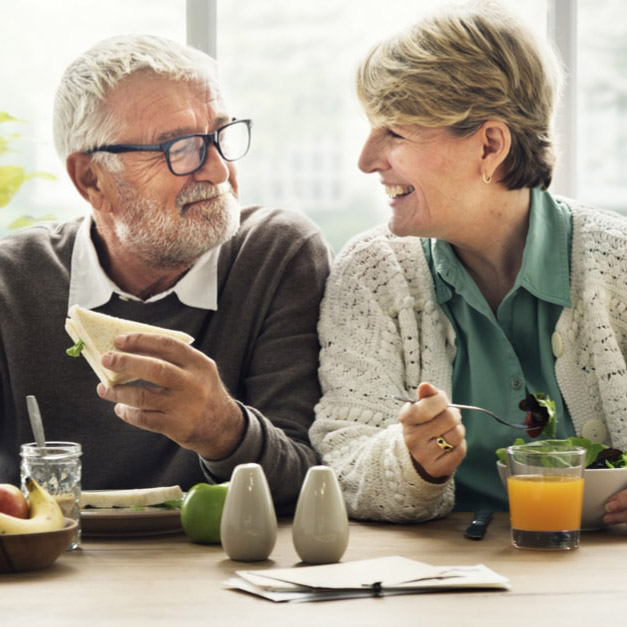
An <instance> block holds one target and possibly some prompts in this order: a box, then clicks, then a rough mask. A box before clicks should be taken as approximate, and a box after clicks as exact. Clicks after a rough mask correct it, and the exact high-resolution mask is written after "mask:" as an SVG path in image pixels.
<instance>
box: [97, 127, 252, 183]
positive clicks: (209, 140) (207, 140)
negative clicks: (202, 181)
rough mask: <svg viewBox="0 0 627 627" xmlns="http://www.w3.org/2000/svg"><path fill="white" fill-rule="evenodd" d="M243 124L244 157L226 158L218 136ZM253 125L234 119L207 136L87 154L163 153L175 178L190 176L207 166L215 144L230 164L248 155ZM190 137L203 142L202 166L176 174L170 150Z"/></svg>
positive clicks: (105, 148)
mask: <svg viewBox="0 0 627 627" xmlns="http://www.w3.org/2000/svg"><path fill="white" fill-rule="evenodd" d="M242 123H243V124H245V125H246V128H247V129H248V144H247V146H246V150H244V152H243V153H242V155H241V156H239V157H237V158H236V159H228V158H227V157H225V156H224V154H223V152H222V148H221V147H220V142H219V141H218V135H219V134H220V133H221V132H222V131H224V129H225V128H228V127H229V126H233V125H234V124H242ZM252 124H253V121H252V120H250V119H243V120H235V119H233V120H231V121H230V122H229V123H228V124H225V125H224V126H221V127H220V128H217V129H216V130H215V131H213V132H212V133H207V134H203V133H192V134H190V135H181V136H180V137H174V138H173V139H169V140H168V141H166V142H163V143H161V144H107V145H104V146H98V147H96V148H92V149H91V150H86V151H85V153H86V154H88V155H91V154H93V153H94V152H110V153H113V154H120V153H124V152H162V153H163V154H164V155H165V160H166V163H167V164H168V169H169V170H170V172H172V174H174V176H188V175H189V174H193V173H194V172H197V171H198V170H200V168H202V167H203V165H205V162H206V161H207V155H208V154H209V146H210V145H211V144H213V145H214V146H215V147H216V149H217V151H218V153H219V154H220V156H221V157H222V158H223V159H224V160H225V161H229V162H232V161H238V160H239V159H241V158H242V157H245V156H246V153H247V152H248V150H249V149H250V129H251V127H252ZM190 137H200V138H202V140H203V153H202V156H201V159H200V164H199V165H198V166H197V167H196V168H194V169H193V170H190V171H189V172H182V173H178V172H175V171H174V170H173V169H172V164H171V163H170V148H171V147H172V146H173V145H174V144H176V143H177V142H179V141H181V140H182V139H189V138H190Z"/></svg>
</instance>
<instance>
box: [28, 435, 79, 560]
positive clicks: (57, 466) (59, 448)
mask: <svg viewBox="0 0 627 627" xmlns="http://www.w3.org/2000/svg"><path fill="white" fill-rule="evenodd" d="M81 454H82V449H81V445H80V444H77V443H76V442H46V445H45V447H44V448H40V447H39V446H37V444H36V443H35V442H29V443H28V444H22V447H21V450H20V456H21V465H20V476H21V482H22V492H24V493H25V494H27V490H26V486H25V484H24V481H25V479H26V477H32V478H33V479H35V481H37V483H39V485H41V486H42V487H44V488H45V489H46V490H48V492H49V493H50V494H51V495H52V496H54V497H55V499H56V500H57V502H58V503H59V505H60V506H61V510H62V511H63V515H64V516H65V517H67V518H71V519H73V520H76V521H77V523H78V526H77V527H76V531H75V532H74V537H73V538H72V541H71V543H70V546H69V547H68V548H69V549H76V548H78V546H79V545H80V542H81V526H80V523H81V520H80V519H81V509H80V499H81Z"/></svg>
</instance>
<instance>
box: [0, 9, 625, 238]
mask: <svg viewBox="0 0 627 627" xmlns="http://www.w3.org/2000/svg"><path fill="white" fill-rule="evenodd" d="M507 3H508V5H510V6H511V8H512V9H513V10H514V11H517V12H518V13H520V14H521V15H522V17H523V18H524V19H526V20H527V21H528V22H529V23H530V24H531V25H532V26H533V27H534V28H535V29H536V30H537V31H538V32H542V33H544V32H546V31H547V29H548V28H549V26H550V24H549V17H548V16H549V13H550V11H549V9H552V10H553V12H554V13H555V16H556V17H555V19H556V21H557V23H556V25H555V26H554V29H555V31H554V32H555V34H556V35H564V34H565V35H566V38H567V39H568V38H569V37H570V39H572V41H573V42H574V45H573V51H572V53H573V54H572V56H570V57H568V58H567V59H566V60H567V62H568V63H569V80H570V85H571V86H572V87H573V92H572V94H573V97H572V98H571V99H570V100H568V99H567V100H566V101H565V106H566V112H567V113H568V115H567V116H560V118H561V119H564V118H566V119H568V120H570V126H568V127H567V128H566V129H565V130H566V132H565V135H564V137H565V138H566V139H567V142H566V141H563V142H562V151H563V154H562V155H561V164H562V165H561V169H562V171H565V172H566V174H567V176H565V177H563V180H562V179H561V178H560V177H556V181H555V185H554V188H555V189H554V191H557V192H561V193H566V194H568V195H571V196H577V197H580V198H582V199H585V200H587V201H589V202H591V203H593V204H596V205H599V206H606V207H609V208H612V209H617V210H623V211H625V212H626V213H627V141H626V139H627V138H626V137H625V135H627V87H625V85H626V83H625V81H624V59H625V58H626V56H627V43H625V42H627V36H626V35H627V22H625V20H622V19H616V18H617V17H618V16H622V6H623V4H624V1H623V0H527V1H526V2H525V3H519V2H518V0H507ZM87 4H88V10H86V3H85V2H84V0H48V1H47V2H43V1H41V0H21V1H20V2H13V3H11V9H10V11H5V12H4V13H3V19H2V20H1V21H0V54H2V58H3V59H5V61H4V62H3V64H2V68H1V69H0V76H1V77H2V84H3V92H2V102H1V103H0V111H8V112H9V113H11V114H12V115H15V116H17V117H19V118H22V119H24V120H26V122H24V123H20V124H18V123H11V125H10V126H9V125H8V124H3V125H2V126H1V127H0V131H2V132H3V134H4V132H5V131H9V130H10V131H11V132H19V133H21V135H22V138H20V139H19V140H18V141H17V142H14V145H13V148H14V152H12V153H10V154H7V155H2V156H0V164H2V163H18V162H19V164H20V165H25V166H26V167H27V168H28V169H29V170H31V171H32V170H44V171H48V172H53V173H54V174H55V175H56V176H57V177H58V180H57V181H54V182H50V181H45V180H38V179H36V180H34V181H31V182H29V183H27V184H25V185H24V186H23V188H22V190H21V191H20V192H19V193H18V194H17V195H16V197H15V198H14V200H13V202H12V203H11V204H10V205H9V206H8V207H3V208H0V236H3V235H5V234H6V233H8V232H10V226H11V224H12V223H13V222H14V220H15V219H16V218H17V217H19V216H23V215H30V216H32V217H33V218H35V219H42V218H44V217H46V216H55V217H57V218H65V217H68V216H71V215H77V214H80V213H83V212H85V210H86V208H87V205H86V204H85V202H84V201H83V200H82V199H81V198H80V197H79V195H78V194H77V192H76V191H75V190H74V188H73V186H72V184H71V183H70V182H69V180H68V178H67V174H66V173H65V169H64V165H63V164H61V163H59V160H58V158H57V156H56V153H55V151H54V147H53V144H52V129H51V115H52V104H53V98H54V91H55V89H56V85H57V82H58V80H59V78H60V75H61V72H62V71H63V70H64V69H65V67H66V65H67V64H68V63H69V62H70V61H71V60H72V59H73V58H74V57H76V56H77V55H78V54H80V53H81V52H83V51H84V50H85V49H86V48H88V47H89V46H91V45H92V44H93V43H95V42H96V41H97V40H99V39H102V38H104V37H107V36H110V35H113V34H119V33H125V32H133V31H134V32H150V33H155V34H159V35H164V36H167V37H170V38H172V39H175V40H178V41H185V39H186V38H188V39H189V38H190V37H191V41H193V42H194V43H197V44H198V45H200V46H201V47H206V45H212V42H214V41H215V40H217V56H218V60H219V63H220V68H221V75H222V81H223V83H224V86H225V89H226V96H227V99H228V103H229V106H230V108H231V112H232V113H233V114H234V115H237V116H245V117H252V118H253V119H254V126H253V137H252V146H251V150H250V153H249V154H248V155H247V156H246V158H245V159H243V160H242V161H240V162H238V163H237V168H238V170H239V178H240V188H241V195H242V202H243V203H244V204H253V203H254V204H266V205H274V206H283V207H287V208H293V209H297V210H300V211H304V212H306V213H307V214H308V215H309V216H310V217H311V218H312V219H313V220H315V221H316V222H318V223H319V224H320V226H321V227H322V228H323V230H324V231H325V234H326V235H327V237H328V238H329V240H330V241H331V243H332V244H333V246H334V247H335V248H336V250H337V249H339V248H340V247H341V246H342V245H343V244H344V242H346V240H347V239H348V238H349V237H350V236H352V235H354V234H356V233H358V232H359V231H362V230H364V229H366V228H369V227H370V226H372V225H374V224H376V223H379V222H382V221H385V220H387V215H388V209H387V203H386V199H385V198H384V196H383V192H382V190H381V189H380V185H379V184H378V181H377V178H376V176H368V175H364V174H362V173H361V172H359V170H358V168H357V158H358V155H359V152H360V149H361V145H362V143H363V141H364V139H365V137H366V134H367V132H368V125H367V121H366V120H365V117H364V116H363V114H362V112H361V109H360V107H359V105H358V103H357V100H356V97H355V93H354V71H355V67H356V65H357V63H358V61H359V60H360V58H361V57H362V56H363V54H364V53H365V52H366V51H367V50H368V48H369V47H370V46H371V45H372V44H373V43H375V42H376V41H377V40H379V39H381V38H383V37H385V36H386V35H388V34H390V33H392V32H394V31H396V30H398V29H399V28H401V27H402V26H404V25H406V24H408V23H409V22H411V21H413V20H414V19H415V18H417V17H419V12H422V11H426V10H430V9H432V8H433V7H434V6H436V5H438V4H440V0H421V1H420V2H415V3H408V2H407V1H406V0H385V2H381V0H341V1H339V2H338V0H318V1H317V2H315V3H308V2H294V1H293V0H264V1H263V2H259V1H258V0H237V1H232V0H231V1H228V0H223V1H222V2H218V1H217V0H187V1H185V0H133V10H132V11H129V3H128V1H127V0H90V2H89V3H87ZM208 6H209V7H212V8H213V7H217V9H216V17H217V32H214V29H215V24H214V23H212V22H210V17H211V16H212V15H213V12H212V11H207V10H206V9H207V7H208ZM565 7H566V9H567V11H566V15H567V16H571V17H572V18H576V19H572V20H570V19H565V18H564V15H565V14H564V12H563V11H564V8H565ZM186 12H187V13H190V15H192V18H191V20H190V22H191V23H192V24H193V25H194V32H193V33H191V34H190V31H189V30H188V32H187V34H186ZM188 29H189V24H188ZM552 32H553V31H552ZM205 33H209V34H210V36H209V37H207V38H206V40H207V41H204V38H203V36H204V34H205ZM213 35H216V37H213ZM207 42H209V43H207ZM9 59H11V61H8V60H9ZM569 129H570V130H569ZM575 138H576V141H575ZM558 174H559V172H558Z"/></svg>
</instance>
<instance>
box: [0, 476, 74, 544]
mask: <svg viewBox="0 0 627 627" xmlns="http://www.w3.org/2000/svg"><path fill="white" fill-rule="evenodd" d="M25 484H26V489H27V490H28V508H29V511H30V516H29V518H17V517H16V516H9V515H8V514H2V513H0V535H3V534H7V533H36V532H38V531H54V530H55V529H61V528H62V527H63V525H64V524H65V522H64V520H63V512H62V511H61V508H60V507H59V504H58V503H57V502H56V501H55V499H54V497H52V496H51V495H50V494H49V492H48V491H47V490H45V489H44V488H42V487H41V486H40V485H39V484H38V483H37V482H36V481H35V480H34V479H31V478H30V477H27V478H26V480H25Z"/></svg>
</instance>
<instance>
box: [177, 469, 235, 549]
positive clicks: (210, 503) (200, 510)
mask: <svg viewBox="0 0 627 627" xmlns="http://www.w3.org/2000/svg"><path fill="white" fill-rule="evenodd" d="M228 489H229V483H228V481H227V482H225V483H218V484H210V483H197V484H196V485H195V486H194V487H192V488H191V489H190V490H189V492H188V493H187V494H186V495H185V498H184V499H183V505H182V506H181V524H182V526H183V531H184V532H185V533H186V534H187V535H188V536H189V537H190V538H191V539H192V540H193V541H194V542H200V543H201V544H219V543H220V520H221V518H222V510H223V509H224V501H225V499H226V493H227V491H228Z"/></svg>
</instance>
